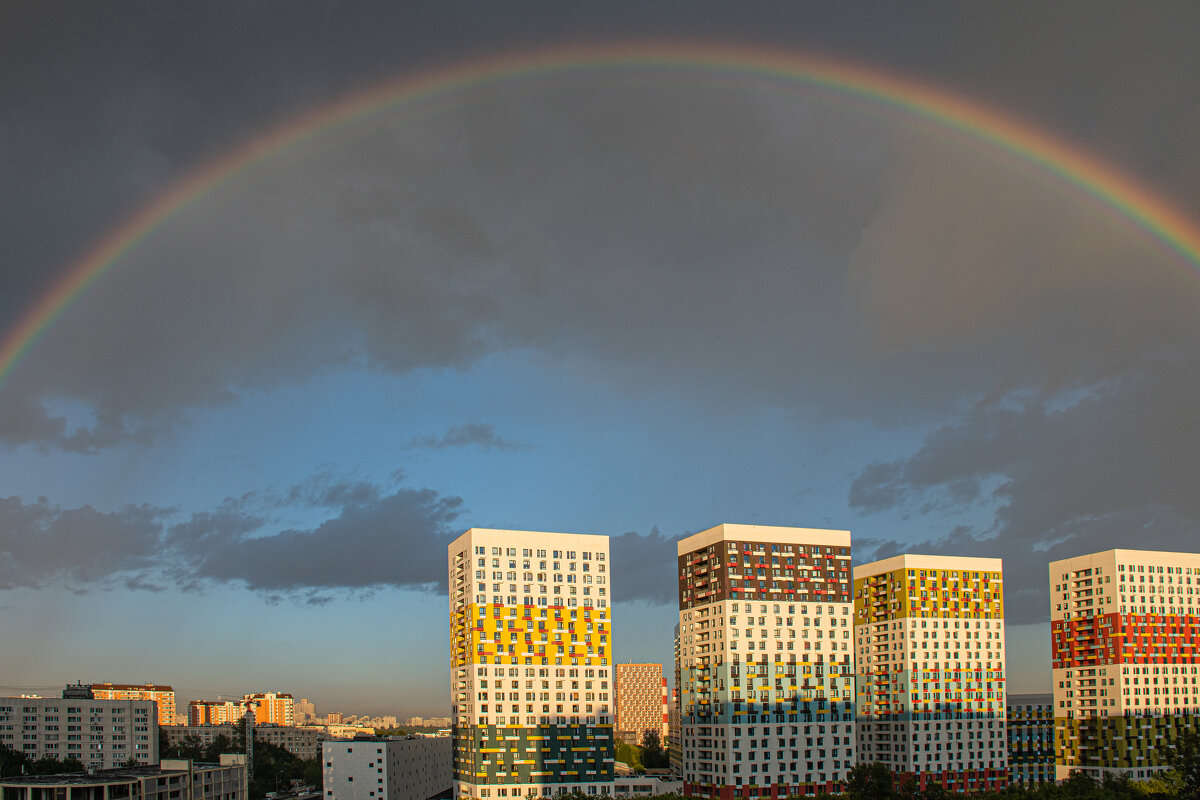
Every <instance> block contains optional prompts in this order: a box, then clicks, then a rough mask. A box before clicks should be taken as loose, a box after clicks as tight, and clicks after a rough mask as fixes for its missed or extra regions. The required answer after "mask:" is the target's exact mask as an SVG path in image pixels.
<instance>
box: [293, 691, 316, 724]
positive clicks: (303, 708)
mask: <svg viewBox="0 0 1200 800" xmlns="http://www.w3.org/2000/svg"><path fill="white" fill-rule="evenodd" d="M316 716H317V707H316V706H315V705H313V704H312V702H310V701H309V699H308V698H307V697H302V698H300V700H299V701H298V702H297V703H296V724H298V725H303V724H304V723H306V722H311V721H312V720H313V719H314V718H316Z"/></svg>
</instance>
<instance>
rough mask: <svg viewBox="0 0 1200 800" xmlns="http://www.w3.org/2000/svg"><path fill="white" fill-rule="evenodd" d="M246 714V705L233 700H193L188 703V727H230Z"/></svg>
mask: <svg viewBox="0 0 1200 800" xmlns="http://www.w3.org/2000/svg"><path fill="white" fill-rule="evenodd" d="M245 713H246V706H245V704H243V703H235V702H233V701H232V700H193V701H191V702H190V703H188V725H228V724H230V723H232V722H237V721H239V720H240V719H241V718H242V717H243V716H244V715H245Z"/></svg>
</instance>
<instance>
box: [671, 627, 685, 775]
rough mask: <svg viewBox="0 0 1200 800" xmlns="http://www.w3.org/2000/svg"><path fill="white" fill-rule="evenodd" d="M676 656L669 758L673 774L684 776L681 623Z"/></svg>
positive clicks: (676, 637) (677, 636) (676, 644)
mask: <svg viewBox="0 0 1200 800" xmlns="http://www.w3.org/2000/svg"><path fill="white" fill-rule="evenodd" d="M673 638H674V649H673V652H674V656H675V661H674V663H675V688H673V689H672V690H671V708H670V709H668V712H669V717H668V719H667V757H668V758H669V759H670V761H671V773H672V774H674V775H683V749H682V744H683V723H682V722H681V718H680V714H679V677H680V670H681V666H680V661H679V623H678V622H676V623H675V630H674V637H673Z"/></svg>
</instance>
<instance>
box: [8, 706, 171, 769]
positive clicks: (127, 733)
mask: <svg viewBox="0 0 1200 800" xmlns="http://www.w3.org/2000/svg"><path fill="white" fill-rule="evenodd" d="M0 743H3V744H6V745H8V746H9V747H11V748H12V749H14V750H17V751H19V752H22V753H24V754H25V755H26V756H27V757H29V758H32V759H37V758H43V757H46V756H49V757H52V758H57V759H58V760H60V761H63V760H66V759H68V758H76V759H78V760H79V761H80V762H82V763H83V765H84V767H85V768H87V769H115V768H116V767H120V766H122V765H124V764H126V763H128V762H129V760H130V759H133V760H135V761H137V762H138V763H139V764H157V763H158V758H159V753H158V708H157V705H156V704H155V702H154V701H153V700H96V699H92V700H86V699H66V698H46V697H37V698H33V697H0Z"/></svg>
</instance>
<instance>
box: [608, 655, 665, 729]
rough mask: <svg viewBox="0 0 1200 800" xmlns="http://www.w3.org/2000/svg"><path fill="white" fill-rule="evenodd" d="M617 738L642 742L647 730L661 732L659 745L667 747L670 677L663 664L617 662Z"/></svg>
mask: <svg viewBox="0 0 1200 800" xmlns="http://www.w3.org/2000/svg"><path fill="white" fill-rule="evenodd" d="M614 672H615V673H616V682H615V685H616V690H617V692H616V693H617V727H616V735H617V738H618V739H621V740H622V741H624V742H628V743H629V744H641V743H642V739H643V738H644V737H645V735H646V733H647V732H648V731H654V732H655V733H656V734H658V741H659V744H661V745H662V746H663V748H664V749H665V748H666V746H667V700H668V698H667V679H666V678H664V677H663V668H662V664H617V665H616V666H615V667H614Z"/></svg>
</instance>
